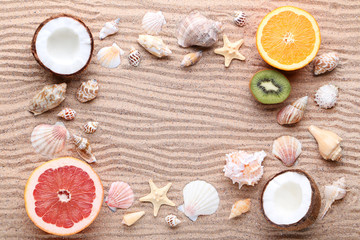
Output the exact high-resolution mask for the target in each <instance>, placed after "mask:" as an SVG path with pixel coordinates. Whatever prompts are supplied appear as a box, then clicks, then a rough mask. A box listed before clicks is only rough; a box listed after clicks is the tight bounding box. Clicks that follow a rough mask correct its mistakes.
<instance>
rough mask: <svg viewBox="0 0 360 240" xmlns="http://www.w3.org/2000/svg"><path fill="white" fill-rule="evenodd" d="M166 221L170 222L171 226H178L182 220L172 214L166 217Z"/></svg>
mask: <svg viewBox="0 0 360 240" xmlns="http://www.w3.org/2000/svg"><path fill="white" fill-rule="evenodd" d="M165 221H166V223H167V224H169V226H170V227H172V228H173V227H176V226H177V225H179V224H180V223H181V221H180V220H179V219H178V217H177V216H175V215H173V214H170V215H167V216H166V217H165Z"/></svg>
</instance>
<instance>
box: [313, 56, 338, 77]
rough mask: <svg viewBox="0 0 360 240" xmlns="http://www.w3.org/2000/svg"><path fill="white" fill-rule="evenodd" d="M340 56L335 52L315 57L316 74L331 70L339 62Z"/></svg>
mask: <svg viewBox="0 0 360 240" xmlns="http://www.w3.org/2000/svg"><path fill="white" fill-rule="evenodd" d="M339 60H340V59H339V56H338V55H337V53H335V52H329V53H324V54H321V55H320V56H317V57H316V58H315V59H314V74H315V75H320V74H323V73H326V72H330V71H332V70H334V69H335V68H336V66H337V65H338V64H339Z"/></svg>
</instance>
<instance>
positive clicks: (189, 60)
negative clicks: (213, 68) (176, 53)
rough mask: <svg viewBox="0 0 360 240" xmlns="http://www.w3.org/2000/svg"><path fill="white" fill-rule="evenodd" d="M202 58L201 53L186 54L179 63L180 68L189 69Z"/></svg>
mask: <svg viewBox="0 0 360 240" xmlns="http://www.w3.org/2000/svg"><path fill="white" fill-rule="evenodd" d="M201 57H202V51H198V52H192V53H189V54H186V55H185V56H184V58H183V60H182V61H181V67H189V66H192V65H195V64H196V63H197V62H198V61H199V60H200V59H201Z"/></svg>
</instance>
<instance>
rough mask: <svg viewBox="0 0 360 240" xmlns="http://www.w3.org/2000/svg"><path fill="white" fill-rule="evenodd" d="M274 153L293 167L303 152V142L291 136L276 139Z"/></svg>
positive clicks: (286, 164)
mask: <svg viewBox="0 0 360 240" xmlns="http://www.w3.org/2000/svg"><path fill="white" fill-rule="evenodd" d="M272 153H273V154H274V155H275V157H276V158H278V159H280V160H281V161H282V162H283V163H284V164H285V166H287V167H291V166H293V165H294V164H295V161H296V159H297V158H298V157H299V156H300V154H301V143H300V141H299V140H298V139H296V138H294V137H291V136H282V137H279V138H278V139H276V140H275V141H274V144H273V150H272Z"/></svg>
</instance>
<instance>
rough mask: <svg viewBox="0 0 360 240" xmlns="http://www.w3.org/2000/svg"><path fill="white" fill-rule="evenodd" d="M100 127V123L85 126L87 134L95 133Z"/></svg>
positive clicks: (89, 123) (90, 123)
mask: <svg viewBox="0 0 360 240" xmlns="http://www.w3.org/2000/svg"><path fill="white" fill-rule="evenodd" d="M98 126H99V122H87V123H86V124H85V125H84V132H85V133H94V132H95V131H96V129H97V128H98Z"/></svg>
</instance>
